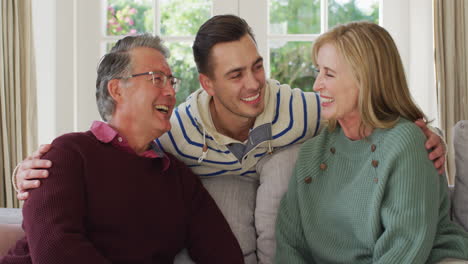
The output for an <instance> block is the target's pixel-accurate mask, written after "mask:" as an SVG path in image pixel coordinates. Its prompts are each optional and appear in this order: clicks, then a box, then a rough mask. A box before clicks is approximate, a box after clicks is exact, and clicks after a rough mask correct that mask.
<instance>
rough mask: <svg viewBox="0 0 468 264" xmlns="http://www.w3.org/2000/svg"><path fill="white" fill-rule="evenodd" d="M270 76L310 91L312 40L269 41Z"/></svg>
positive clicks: (311, 80)
mask: <svg viewBox="0 0 468 264" xmlns="http://www.w3.org/2000/svg"><path fill="white" fill-rule="evenodd" d="M270 68H271V78H272V79H276V80H278V81H279V82H280V83H283V84H289V85H290V86H291V87H293V88H296V87H297V88H301V89H302V90H304V91H312V87H313V85H314V81H315V79H314V78H313V77H312V76H313V71H312V42H281V41H271V42H270Z"/></svg>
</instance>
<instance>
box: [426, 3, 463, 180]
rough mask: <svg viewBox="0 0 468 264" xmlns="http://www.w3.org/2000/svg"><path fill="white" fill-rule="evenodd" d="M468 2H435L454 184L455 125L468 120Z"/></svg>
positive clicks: (440, 87)
mask: <svg viewBox="0 0 468 264" xmlns="http://www.w3.org/2000/svg"><path fill="white" fill-rule="evenodd" d="M467 8H468V0H434V47H435V67H436V82H437V84H436V85H437V100H438V108H439V109H438V110H439V118H440V124H441V127H442V129H443V130H444V131H445V137H446V142H447V145H448V159H447V169H448V173H447V175H448V177H449V182H450V183H453V182H454V175H455V159H454V150H453V126H454V125H455V124H456V123H457V122H458V121H459V120H466V119H468V79H467V78H468V77H467V75H468V68H467V66H468V32H467V30H468V10H467Z"/></svg>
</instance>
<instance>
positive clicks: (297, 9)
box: [107, 0, 379, 103]
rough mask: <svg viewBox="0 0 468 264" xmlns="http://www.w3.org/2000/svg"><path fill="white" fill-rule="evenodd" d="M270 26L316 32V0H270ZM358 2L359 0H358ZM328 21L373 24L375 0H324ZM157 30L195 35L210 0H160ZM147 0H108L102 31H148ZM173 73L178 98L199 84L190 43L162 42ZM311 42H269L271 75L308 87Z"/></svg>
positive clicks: (376, 11)
mask: <svg viewBox="0 0 468 264" xmlns="http://www.w3.org/2000/svg"><path fill="white" fill-rule="evenodd" d="M269 1H270V31H271V33H273V34H319V33H320V0H307V1H305V0H269ZM361 1H362V0H361ZM371 1H372V0H371ZM328 5H329V6H328V8H329V13H328V18H329V21H328V25H329V27H332V26H334V25H337V24H340V23H346V22H349V21H356V20H368V21H372V22H374V23H378V14H379V7H378V0H373V5H372V6H371V8H367V9H362V8H360V7H359V1H358V0H329V1H328ZM160 8H161V35H162V36H163V38H164V36H190V35H195V33H196V32H197V30H198V28H199V27H200V26H201V24H202V23H203V22H205V21H206V20H207V19H209V17H210V15H211V1H210V0H161V1H160ZM153 19H154V12H153V9H152V1H151V0H135V1H128V0H108V8H107V34H108V35H111V36H122V35H128V34H137V33H143V32H153V23H154V20H153ZM167 46H168V47H169V49H170V51H171V58H170V59H169V64H170V65H171V68H172V71H173V74H174V75H175V76H177V77H179V78H180V79H182V84H181V89H180V90H179V92H178V93H177V103H180V102H183V101H184V100H185V98H186V97H187V96H188V95H189V94H190V93H192V92H193V91H195V90H196V89H198V88H199V87H200V85H199V82H198V73H197V70H196V68H195V63H194V60H193V55H192V49H191V46H192V43H184V42H177V43H175V42H172V43H167ZM311 50H312V43H311V42H298V41H295V42H288V41H282V42H280V41H270V71H271V77H272V78H274V79H277V80H278V81H280V82H281V83H286V84H289V85H291V86H292V87H299V88H301V89H303V90H305V91H311V90H312V86H313V83H314V81H315V80H314V78H313V77H312V76H313V73H312V68H311V66H312V61H311Z"/></svg>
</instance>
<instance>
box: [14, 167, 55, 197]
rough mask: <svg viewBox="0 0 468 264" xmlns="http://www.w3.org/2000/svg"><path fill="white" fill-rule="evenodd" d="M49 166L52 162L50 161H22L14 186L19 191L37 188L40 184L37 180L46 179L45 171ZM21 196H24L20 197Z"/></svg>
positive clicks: (47, 172)
mask: <svg viewBox="0 0 468 264" xmlns="http://www.w3.org/2000/svg"><path fill="white" fill-rule="evenodd" d="M51 166H52V162H51V161H50V160H39V159H32V160H24V161H22V162H21V165H20V167H19V170H18V172H17V174H16V186H17V187H18V189H19V190H20V191H24V190H27V189H31V188H37V187H39V186H40V184H41V183H40V181H39V180H37V179H43V178H47V177H48V176H49V171H48V170H45V169H47V168H50V167H51ZM31 179H35V180H31ZM23 196H25V195H22V196H21V197H23ZM18 199H20V198H18Z"/></svg>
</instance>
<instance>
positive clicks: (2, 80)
mask: <svg viewBox="0 0 468 264" xmlns="http://www.w3.org/2000/svg"><path fill="white" fill-rule="evenodd" d="M0 26H1V33H0V155H1V162H0V207H18V206H19V202H18V200H17V199H16V193H15V191H14V189H13V187H12V183H11V174H12V172H13V170H14V168H15V166H16V164H17V163H18V162H20V161H21V160H22V159H23V158H24V156H25V155H27V154H28V153H32V151H33V149H35V148H36V145H37V143H36V141H37V124H36V119H37V118H36V80H35V65H34V56H33V55H34V54H33V44H32V35H33V34H32V21H31V0H2V1H1V4H0Z"/></svg>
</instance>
